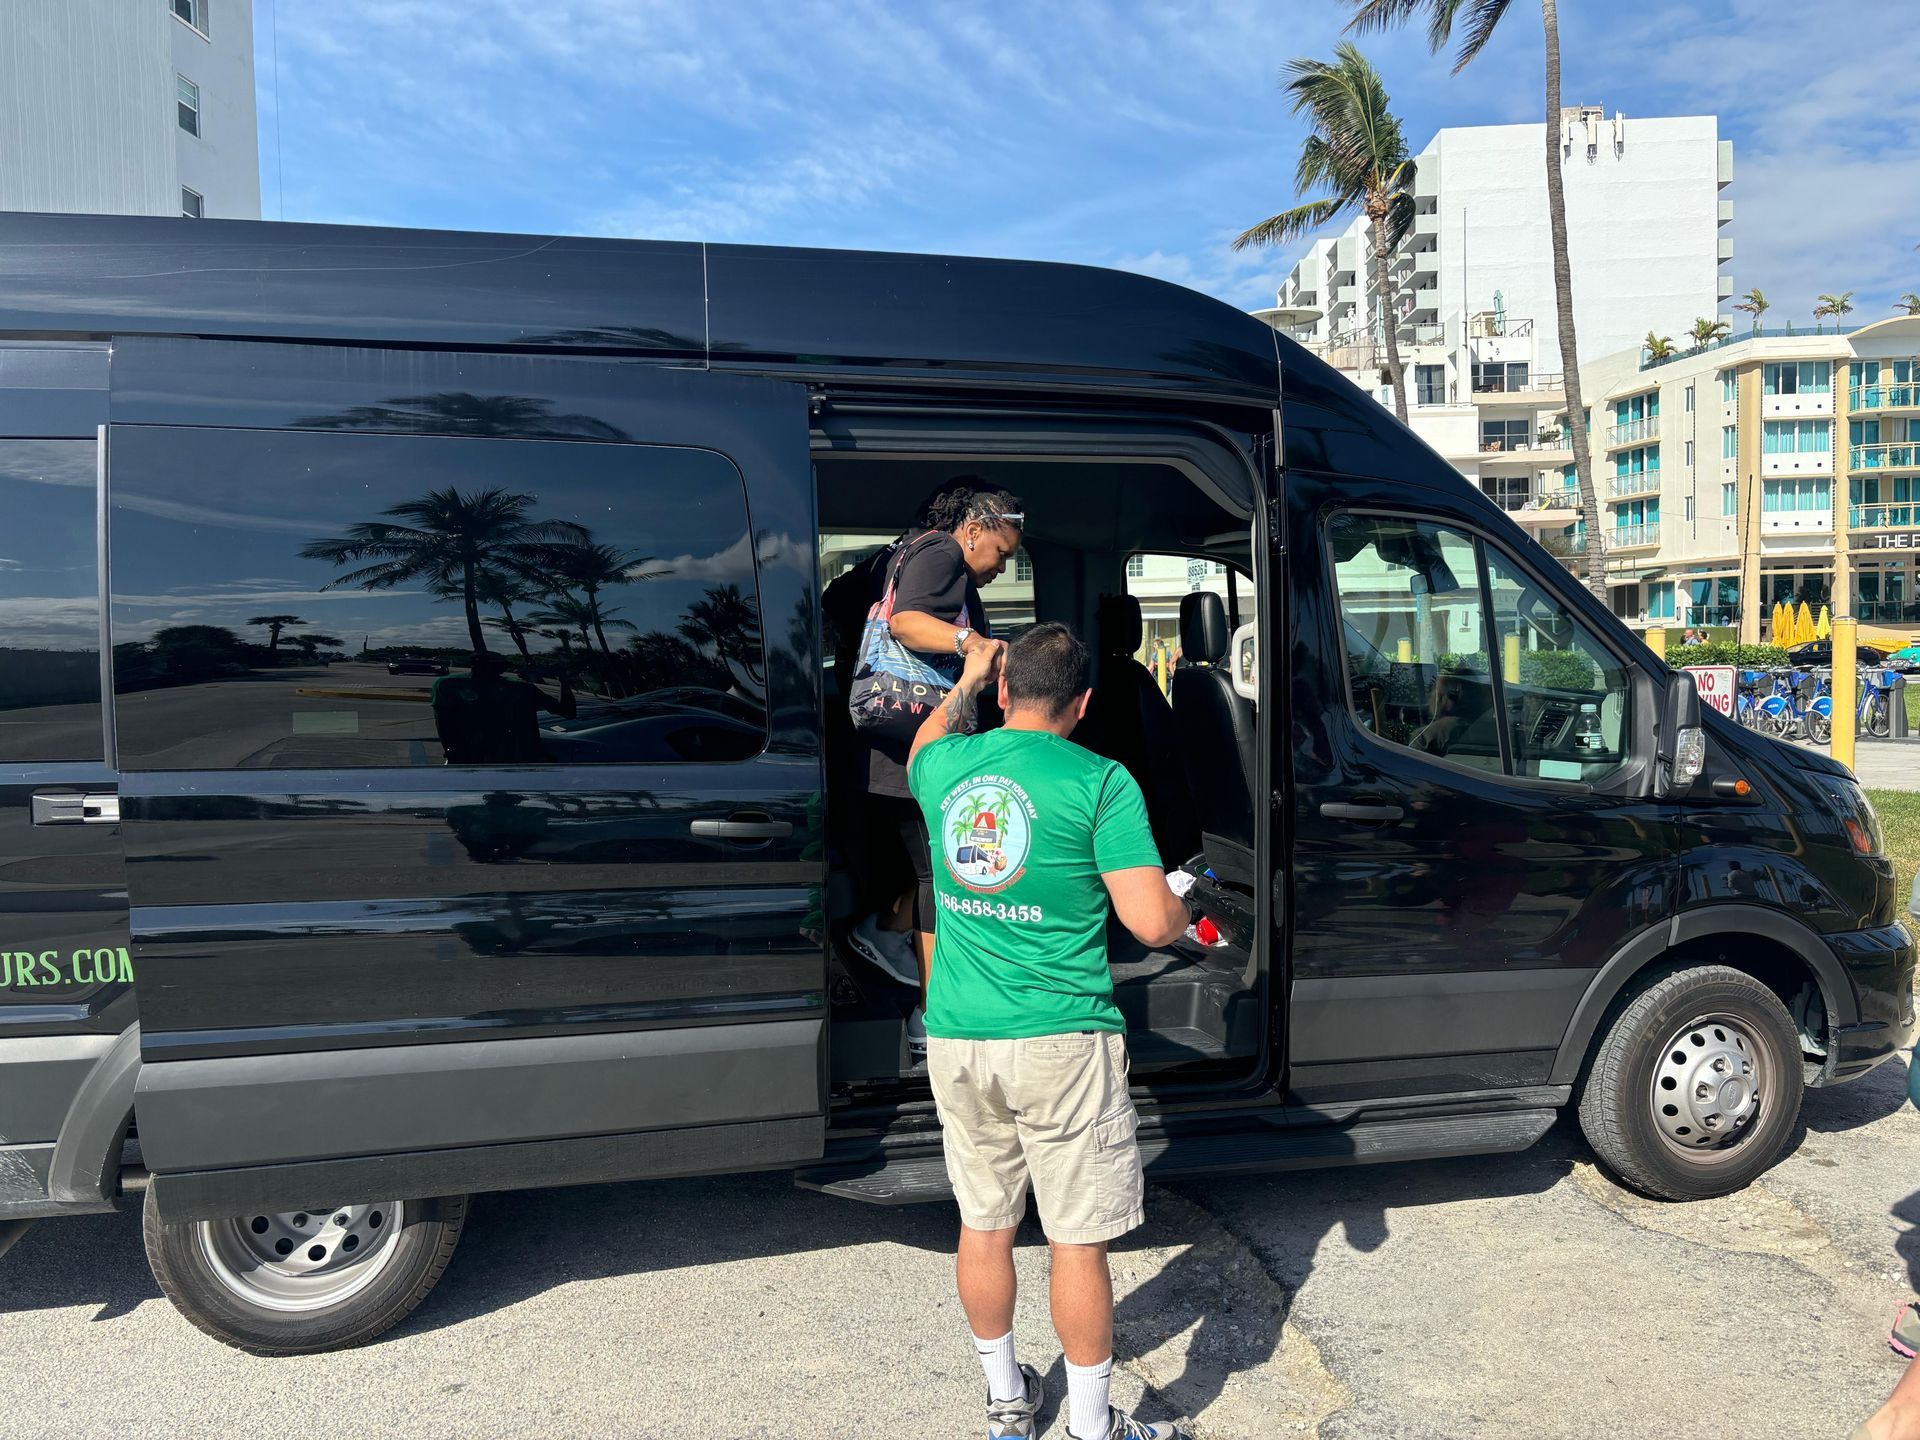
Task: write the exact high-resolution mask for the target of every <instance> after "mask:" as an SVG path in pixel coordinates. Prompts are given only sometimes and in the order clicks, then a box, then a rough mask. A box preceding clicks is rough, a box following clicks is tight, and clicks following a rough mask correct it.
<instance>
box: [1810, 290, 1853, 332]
mask: <svg viewBox="0 0 1920 1440" xmlns="http://www.w3.org/2000/svg"><path fill="white" fill-rule="evenodd" d="M1852 313H1853V292H1852V291H1851V290H1842V291H1841V292H1840V293H1839V294H1838V295H1822V296H1821V297H1820V303H1819V304H1818V305H1816V306H1814V307H1813V328H1814V330H1815V331H1818V330H1819V329H1820V322H1821V321H1822V320H1824V319H1825V318H1826V317H1827V316H1829V315H1831V316H1832V317H1833V328H1834V329H1835V330H1838V329H1839V328H1840V317H1841V316H1842V315H1851V314H1852Z"/></svg>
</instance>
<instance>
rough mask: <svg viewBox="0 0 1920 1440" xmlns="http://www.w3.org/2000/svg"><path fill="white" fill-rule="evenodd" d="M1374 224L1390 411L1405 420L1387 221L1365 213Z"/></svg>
mask: <svg viewBox="0 0 1920 1440" xmlns="http://www.w3.org/2000/svg"><path fill="white" fill-rule="evenodd" d="M1367 219H1368V221H1369V223H1371V224H1372V226H1373V283H1374V288H1375V289H1376V290H1377V291H1378V292H1379V294H1380V314H1381V328H1383V329H1384V330H1385V331H1386V332H1387V373H1388V374H1390V375H1391V376H1392V377H1393V413H1394V414H1395V415H1396V416H1398V417H1399V420H1400V423H1401V424H1402V425H1404V424H1406V423H1407V369H1406V366H1404V365H1403V364H1401V363H1400V318H1399V316H1398V315H1397V314H1396V313H1395V310H1396V307H1395V305H1394V303H1393V267H1392V266H1391V265H1389V264H1388V263H1387V251H1386V243H1387V223H1386V215H1385V213H1384V207H1383V210H1382V213H1381V214H1378V215H1375V214H1373V213H1372V212H1371V207H1369V213H1368V216H1367Z"/></svg>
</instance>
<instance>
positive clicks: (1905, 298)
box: [1893, 290, 1920, 315]
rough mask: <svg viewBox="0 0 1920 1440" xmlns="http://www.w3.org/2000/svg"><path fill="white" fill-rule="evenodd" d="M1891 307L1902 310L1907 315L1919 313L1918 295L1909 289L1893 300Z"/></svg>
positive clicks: (1919, 298) (1919, 297) (1919, 301)
mask: <svg viewBox="0 0 1920 1440" xmlns="http://www.w3.org/2000/svg"><path fill="white" fill-rule="evenodd" d="M1893 308H1894V309H1896V310H1900V311H1904V312H1905V313H1906V314H1908V315H1920V295H1916V294H1914V293H1913V291H1911V290H1909V291H1908V292H1907V293H1906V294H1904V295H1902V296H1901V297H1900V298H1899V299H1898V300H1896V301H1894V302H1893Z"/></svg>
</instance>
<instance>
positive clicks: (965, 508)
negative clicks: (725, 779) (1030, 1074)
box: [852, 475, 1027, 1049]
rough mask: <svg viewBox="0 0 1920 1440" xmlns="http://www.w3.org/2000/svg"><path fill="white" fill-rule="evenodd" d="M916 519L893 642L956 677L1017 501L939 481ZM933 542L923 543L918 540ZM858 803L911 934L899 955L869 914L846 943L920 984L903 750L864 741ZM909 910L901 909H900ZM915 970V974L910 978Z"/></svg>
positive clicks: (919, 895) (923, 932) (914, 1025)
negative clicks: (904, 861)
mask: <svg viewBox="0 0 1920 1440" xmlns="http://www.w3.org/2000/svg"><path fill="white" fill-rule="evenodd" d="M919 518H920V523H919V525H918V526H916V527H915V528H914V529H913V530H912V531H910V532H908V534H907V536H906V537H905V538H904V539H903V540H902V541H901V542H900V543H901V544H903V545H905V546H907V547H908V551H907V558H906V560H905V562H904V563H903V564H902V565H901V567H900V578H899V581H898V584H897V588H896V589H895V591H894V602H893V619H892V621H891V622H890V628H891V630H892V632H893V638H894V639H896V640H898V641H899V642H900V643H901V644H902V645H904V646H905V647H906V648H907V649H909V650H911V651H913V652H914V653H915V654H916V655H917V656H918V657H919V658H920V659H922V660H924V661H925V662H926V663H927V664H928V665H930V666H931V667H933V668H934V669H935V670H937V671H939V672H940V673H941V674H942V675H945V676H946V677H947V679H948V681H949V682H951V681H953V680H957V679H958V678H959V677H960V668H961V666H962V664H964V663H965V657H966V656H967V655H969V654H971V653H972V652H973V651H975V650H978V649H981V648H982V647H985V646H989V645H993V644H996V643H998V642H996V641H995V640H994V638H993V627H992V623H991V622H990V621H989V620H988V619H987V613H986V610H985V608H984V607H983V606H982V605H981V603H980V587H981V586H982V585H990V584H992V583H993V582H994V581H995V580H996V579H998V578H999V577H1000V576H1001V575H1003V574H1004V573H1006V569H1007V566H1008V565H1009V564H1011V563H1012V560H1013V553H1014V551H1016V550H1018V549H1019V548H1020V537H1021V533H1022V530H1023V528H1024V527H1025V524H1026V518H1027V517H1026V513H1025V510H1024V508H1023V507H1022V505H1021V503H1020V501H1019V500H1018V499H1017V498H1016V497H1014V496H1012V495H1010V494H1008V493H1007V492H1006V491H1004V490H996V489H994V488H992V487H991V486H989V485H988V484H987V482H986V481H984V480H982V479H980V478H979V477H978V476H973V475H963V476H959V477H957V478H956V479H954V480H950V481H948V482H947V483H946V484H945V485H943V486H941V487H940V488H939V489H938V490H936V491H934V493H933V494H932V495H931V496H929V497H928V499H927V502H926V504H925V506H924V507H923V508H922V511H921V514H920V517H919ZM929 536H934V537H936V538H932V539H929V538H927V537H929ZM887 568H888V567H887V566H886V565H885V564H884V563H882V564H878V565H876V566H875V567H874V569H875V588H874V590H873V593H872V595H871V599H870V601H869V603H872V601H877V600H879V599H880V598H881V594H882V592H883V591H884V589H885V586H886V572H887ZM867 796H868V800H867V805H868V812H869V815H870V816H871V817H872V821H873V823H874V825H875V827H876V828H875V831H874V833H875V836H876V838H891V839H892V840H893V841H894V843H896V844H898V845H899V847H900V848H901V849H902V850H904V852H905V854H906V857H907V858H908V859H909V860H911V862H912V864H913V873H914V880H915V884H914V888H913V893H912V896H911V898H910V902H909V903H903V905H902V906H901V913H900V915H899V918H901V919H905V920H907V921H908V923H909V924H910V926H911V928H912V931H913V942H912V950H913V952H914V953H913V957H912V960H911V961H910V960H909V958H908V950H907V946H906V944H905V943H904V936H905V931H904V930H894V929H893V928H892V927H891V926H888V925H885V924H883V923H881V922H882V920H883V919H884V918H886V917H879V916H874V917H869V918H868V919H866V920H863V921H862V922H861V923H860V924H859V925H857V926H856V927H855V928H854V931H853V935H852V940H853V943H854V946H855V948H857V949H858V950H859V951H860V952H861V953H862V954H863V955H865V956H866V957H867V958H868V959H869V960H872V961H873V962H874V963H875V964H877V965H879V966H880V967H881V968H882V969H883V970H885V971H886V972H887V973H888V974H889V975H892V976H893V977H894V978H895V979H897V980H899V981H900V982H901V983H902V984H906V985H913V984H918V985H919V986H920V987H921V989H922V991H923V995H922V999H923V1000H924V998H925V997H924V990H925V986H926V975H927V967H928V963H929V962H930V961H931V959H932V957H933V905H934V901H933V854H932V846H931V838H930V837H929V836H928V834H927V824H926V820H925V818H924V817H923V816H922V815H921V813H920V807H919V805H918V804H916V803H915V802H914V800H913V797H912V796H911V795H910V794H909V793H908V790H907V755H906V745H905V743H904V742H903V743H901V744H899V745H893V744H890V743H887V742H884V741H883V742H880V743H876V744H873V745H872V747H871V749H870V750H869V753H868V757H867ZM909 911H910V913H906V912H909ZM916 972H917V973H916ZM919 1017H920V1012H919V1011H918V1010H916V1011H915V1012H914V1014H913V1018H912V1019H911V1020H909V1021H908V1026H907V1030H908V1037H909V1039H910V1040H911V1042H912V1043H913V1045H914V1047H915V1048H916V1049H919V1048H922V1047H924V1045H925V1043H926V1039H925V1031H924V1030H922V1029H921V1028H920V1027H919V1024H918V1022H919Z"/></svg>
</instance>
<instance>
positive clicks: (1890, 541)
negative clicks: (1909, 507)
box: [1860, 530, 1920, 550]
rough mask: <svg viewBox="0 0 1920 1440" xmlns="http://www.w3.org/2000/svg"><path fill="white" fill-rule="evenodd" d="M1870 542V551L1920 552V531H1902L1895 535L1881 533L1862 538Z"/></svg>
mask: <svg viewBox="0 0 1920 1440" xmlns="http://www.w3.org/2000/svg"><path fill="white" fill-rule="evenodd" d="M1860 538H1862V539H1864V540H1866V541H1867V542H1868V544H1867V546H1866V548H1867V549H1869V550H1920V530H1901V531H1897V532H1895V533H1893V534H1886V533H1881V534H1878V535H1866V536H1862V537H1860Z"/></svg>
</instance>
